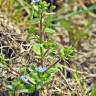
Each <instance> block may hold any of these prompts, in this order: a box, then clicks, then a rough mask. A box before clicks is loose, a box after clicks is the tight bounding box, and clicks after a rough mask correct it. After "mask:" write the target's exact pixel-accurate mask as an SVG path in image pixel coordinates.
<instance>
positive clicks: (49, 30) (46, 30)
mask: <svg viewBox="0 0 96 96" xmlns="http://www.w3.org/2000/svg"><path fill="white" fill-rule="evenodd" d="M44 32H46V33H50V34H52V33H53V32H55V30H53V29H52V28H45V30H44Z"/></svg>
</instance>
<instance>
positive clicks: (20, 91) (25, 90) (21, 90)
mask: <svg viewBox="0 0 96 96" xmlns="http://www.w3.org/2000/svg"><path fill="white" fill-rule="evenodd" d="M17 93H29V90H28V89H20V90H18V91H17Z"/></svg>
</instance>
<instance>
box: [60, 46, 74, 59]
mask: <svg viewBox="0 0 96 96" xmlns="http://www.w3.org/2000/svg"><path fill="white" fill-rule="evenodd" d="M74 55H75V49H74V48H73V47H68V48H64V47H62V48H61V49H60V57H61V59H63V60H64V59H67V60H68V59H71V58H73V57H74Z"/></svg>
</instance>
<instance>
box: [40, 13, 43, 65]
mask: <svg viewBox="0 0 96 96" xmlns="http://www.w3.org/2000/svg"><path fill="white" fill-rule="evenodd" d="M42 43H43V11H41V14H40V44H42ZM40 65H43V48H42V47H41V60H40Z"/></svg>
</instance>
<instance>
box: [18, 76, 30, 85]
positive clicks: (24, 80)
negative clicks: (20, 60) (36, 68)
mask: <svg viewBox="0 0 96 96" xmlns="http://www.w3.org/2000/svg"><path fill="white" fill-rule="evenodd" d="M20 79H21V80H22V81H23V82H24V83H26V84H30V83H29V81H28V79H27V78H26V76H21V77H20Z"/></svg>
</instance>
